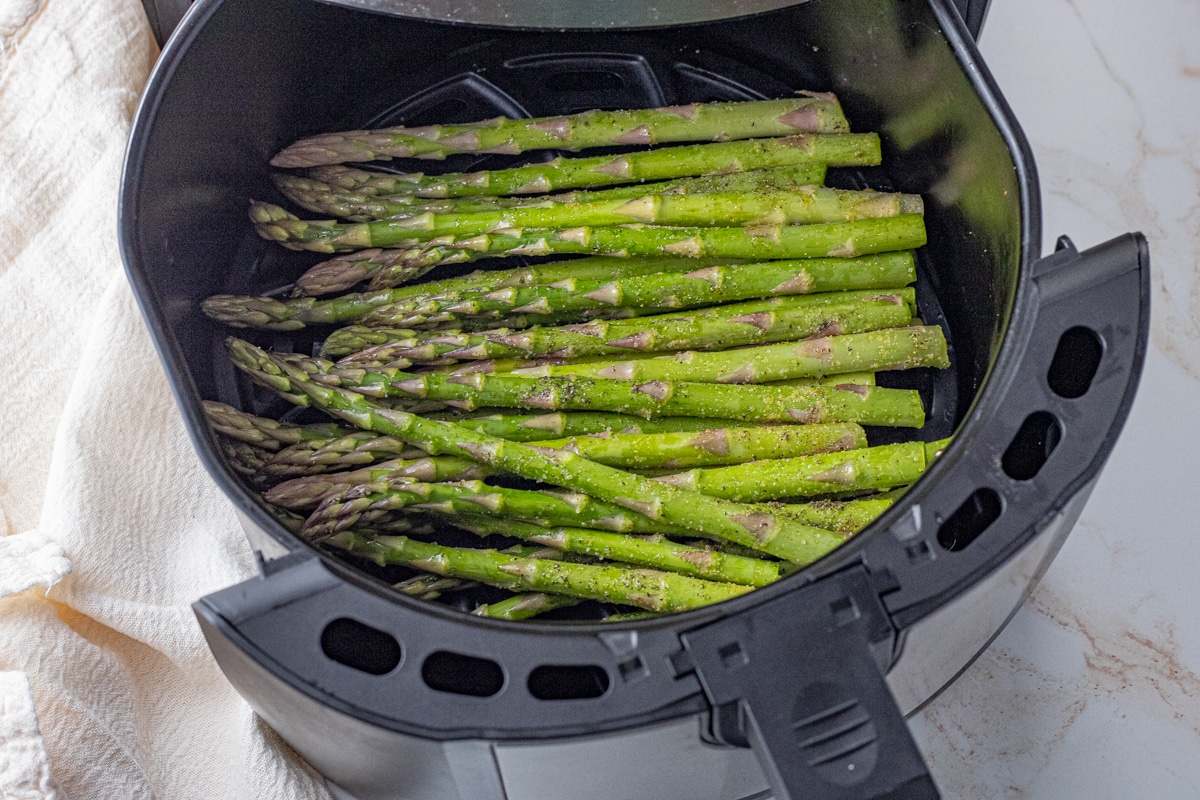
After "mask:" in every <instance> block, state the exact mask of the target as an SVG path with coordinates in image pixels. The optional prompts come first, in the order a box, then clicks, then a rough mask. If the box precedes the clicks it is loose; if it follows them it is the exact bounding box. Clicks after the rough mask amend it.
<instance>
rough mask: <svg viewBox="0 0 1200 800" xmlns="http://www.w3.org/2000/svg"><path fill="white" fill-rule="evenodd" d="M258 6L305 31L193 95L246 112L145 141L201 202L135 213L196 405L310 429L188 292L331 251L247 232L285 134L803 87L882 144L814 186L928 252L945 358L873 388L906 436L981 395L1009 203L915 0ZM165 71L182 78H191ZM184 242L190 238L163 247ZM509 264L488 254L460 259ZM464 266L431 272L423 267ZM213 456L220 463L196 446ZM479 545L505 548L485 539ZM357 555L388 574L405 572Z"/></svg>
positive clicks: (242, 61) (1009, 181)
mask: <svg viewBox="0 0 1200 800" xmlns="http://www.w3.org/2000/svg"><path fill="white" fill-rule="evenodd" d="M263 5H264V8H263V16H264V19H263V23H262V24H263V25H264V26H270V25H271V24H272V17H275V15H280V16H279V17H278V18H277V20H278V21H280V22H282V20H283V18H284V16H286V15H299V18H300V20H301V21H302V22H301V23H297V21H296V18H295V17H293V18H292V19H290V20H288V21H287V24H281V25H279V27H278V30H279V31H281V32H283V33H282V34H281V35H280V36H278V37H275V38H274V39H273V40H272V38H271V37H265V38H264V46H263V48H262V49H260V50H256V51H253V52H245V51H243V52H239V53H237V54H236V62H237V63H238V68H237V70H234V71H231V72H230V74H229V75H227V76H225V77H226V79H227V80H228V81H229V85H225V86H209V87H208V91H209V92H211V93H218V94H220V93H226V92H235V93H240V94H241V96H243V97H244V98H245V105H244V106H242V107H240V108H234V107H230V106H229V104H227V103H218V104H217V107H216V111H215V112H214V113H211V117H212V119H209V120H202V119H196V118H192V120H191V124H193V125H197V126H199V127H200V128H207V129H209V132H210V133H211V135H212V137H213V139H212V140H211V141H203V140H200V141H196V140H195V138H194V137H195V135H196V131H195V130H193V131H191V132H189V134H188V135H189V137H193V139H192V141H193V144H192V145H191V146H190V147H189V148H185V152H182V153H180V152H175V153H167V152H156V151H155V150H154V149H152V151H151V152H150V154H149V159H148V161H149V162H150V163H153V162H154V161H155V160H158V159H174V163H173V164H172V165H171V166H170V168H169V169H166V170H164V172H166V173H168V174H170V173H174V175H175V176H176V177H177V179H178V180H177V182H176V184H175V188H176V189H182V190H183V192H184V193H183V194H182V195H175V196H176V198H177V199H178V198H179V197H180V196H182V197H185V198H186V197H188V196H189V193H190V195H191V197H192V198H198V200H199V202H200V203H201V204H202V205H203V206H206V207H208V208H209V210H210V211H212V212H213V213H211V214H209V215H208V216H207V219H206V220H197V219H196V218H195V217H193V218H192V221H191V222H190V223H187V224H189V225H191V226H192V227H191V228H190V229H188V230H182V229H180V228H179V225H180V224H181V223H179V222H178V220H179V219H180V216H179V215H178V214H174V213H168V212H167V211H165V210H163V209H159V208H149V209H145V210H143V214H144V215H146V214H148V215H149V217H148V218H149V219H150V220H151V222H152V223H153V222H155V221H158V222H159V224H160V227H159V228H158V230H160V232H161V233H162V234H163V238H162V240H161V241H162V242H163V243H165V250H166V251H168V252H169V253H170V256H169V259H170V260H171V261H173V262H176V263H177V266H176V268H174V269H172V270H171V271H170V274H168V275H164V276H162V277H156V278H152V279H151V280H152V281H153V282H156V283H158V286H157V290H158V292H159V293H160V294H161V295H162V297H163V298H164V299H169V302H166V303H165V304H164V307H165V308H167V309H168V314H169V315H170V316H171V322H172V324H173V325H174V326H175V333H176V336H177V338H178V340H179V341H180V342H181V343H182V346H183V350H184V352H183V357H184V359H185V360H186V362H187V364H188V368H189V370H190V376H191V378H192V380H193V381H194V382H195V385H196V388H197V393H198V395H199V397H200V398H203V399H211V400H220V401H223V402H226V403H229V404H231V405H234V406H236V407H238V408H241V409H243V410H245V411H250V412H253V413H255V414H260V415H263V416H268V417H274V418H279V419H283V420H288V421H310V420H316V419H319V418H320V415H319V413H318V412H314V411H311V410H306V409H298V408H293V407H291V406H290V405H288V404H287V403H286V402H285V401H283V400H281V399H279V398H278V397H276V396H273V395H271V394H270V393H269V392H267V391H265V390H262V389H260V388H258V387H255V386H253V385H252V384H251V383H250V382H249V381H248V380H246V379H245V378H244V377H242V376H241V375H240V374H239V373H237V372H236V371H235V370H234V369H233V368H232V367H231V366H230V364H229V361H228V359H227V358H226V357H225V351H224V345H223V342H224V338H225V336H227V335H228V334H229V331H228V330H227V329H224V328H221V327H219V326H217V325H214V324H211V323H209V322H208V321H207V320H205V319H203V317H202V315H201V314H200V313H199V311H198V304H199V301H200V300H201V299H202V298H203V297H205V296H207V295H209V294H214V293H233V294H273V295H279V296H282V295H286V293H287V292H288V290H289V288H290V283H291V281H292V280H293V279H294V278H295V277H296V276H297V275H299V274H300V273H301V272H302V271H303V269H305V268H306V267H307V266H309V265H311V264H313V263H316V262H317V261H320V260H322V259H323V258H324V257H323V256H320V255H317V254H313V253H298V252H293V251H289V250H285V249H283V248H281V247H278V246H276V245H274V244H271V243H267V242H264V241H262V240H260V239H259V238H257V237H256V236H255V234H254V233H253V231H252V230H251V228H250V226H249V224H248V222H247V221H246V217H245V208H246V203H247V201H248V200H249V199H251V198H254V199H262V200H269V201H271V202H277V203H281V204H284V205H286V203H284V202H283V201H282V198H281V197H279V196H278V194H277V192H276V190H275V189H274V187H273V186H271V184H270V182H269V180H268V171H269V170H268V167H267V164H266V162H267V159H268V158H269V157H270V155H271V154H272V153H273V152H274V151H275V150H277V149H278V148H280V147H282V146H283V145H285V144H288V143H289V142H290V141H293V140H295V139H297V138H299V137H302V136H305V135H309V134H314V133H318V132H323V131H332V130H342V129H352V128H364V127H378V126H386V125H398V124H404V125H425V124H434V123H454V122H469V121H474V120H479V119H485V118H489V117H494V116H508V117H528V116H551V115H556V114H566V113H571V112H577V111H584V110H588V109H620V108H641V107H653V106H663V105H674V104H682V103H690V102H710V101H729V100H746V99H754V98H774V97H786V96H788V95H790V94H792V93H793V92H794V91H796V90H806V89H807V90H815V91H833V92H835V93H837V95H838V97H839V99H840V100H841V102H842V104H843V107H844V109H845V112H846V115H847V117H848V119H849V120H850V123H851V127H852V130H854V131H856V132H866V131H877V132H878V133H880V135H881V136H882V139H883V148H884V162H883V165H882V166H879V167H871V168H865V169H860V168H856V169H831V170H830V171H829V174H828V177H827V179H826V183H827V184H828V185H831V186H836V187H841V188H873V189H879V190H888V191H904V192H917V193H920V194H922V195H923V197H924V199H925V201H926V219H927V226H928V231H929V244H928V245H927V246H925V247H923V248H921V250H920V251H919V253H918V281H917V284H916V291H917V305H918V315H919V316H920V317H921V318H922V319H923V320H924V321H925V322H926V324H936V325H941V326H942V327H943V328H944V330H945V331H946V334H947V338H948V340H949V342H950V350H951V359H952V363H953V365H954V366H953V367H952V368H951V369H948V370H928V369H924V370H911V371H904V372H897V373H881V374H880V377H879V381H880V383H881V384H882V385H890V386H903V387H905V388H917V389H919V390H920V391H921V394H922V397H923V400H924V403H925V408H926V412H927V420H928V421H927V424H926V426H925V427H924V429H922V430H921V431H919V432H917V433H916V435H917V436H918V437H919V438H921V439H924V440H926V441H930V440H935V439H940V438H943V437H947V436H949V435H951V433H953V431H954V429H955V427H956V425H957V424H958V422H959V421H960V420H961V419H962V417H963V415H964V413H965V411H966V409H967V408H968V406H969V404H970V402H971V400H972V398H973V397H974V395H975V393H976V391H977V390H978V389H979V387H980V385H981V383H982V380H983V377H984V374H985V372H986V370H987V368H988V365H989V363H990V361H991V359H992V357H993V355H994V351H995V348H996V347H997V344H998V341H999V338H1000V334H1001V332H1002V331H1003V326H1004V323H1005V319H1006V314H1007V311H1008V307H1009V305H1010V304H1011V302H1012V297H1011V295H1012V293H1013V287H1014V286H1015V280H1016V270H1017V261H1018V259H1019V244H1018V243H1019V239H1020V235H1019V229H1018V228H1019V222H1018V220H1019V206H1018V204H1019V198H1018V194H1019V192H1018V191H1017V186H1016V183H1015V178H1014V177H1013V170H1012V160H1011V156H1010V155H1009V153H1008V151H1007V149H1006V148H1005V146H1004V143H1003V141H1002V140H1001V138H1000V136H999V135H998V133H997V131H996V129H995V125H994V123H993V122H992V120H991V118H990V117H989V116H988V114H987V112H986V110H985V109H984V107H983V105H982V104H981V102H980V99H979V98H978V97H977V95H976V93H975V91H974V89H973V88H972V87H971V85H970V84H969V83H968V81H967V80H966V78H965V77H964V75H963V72H962V69H961V67H960V65H959V64H958V62H957V60H956V59H955V57H954V54H953V52H952V48H951V47H950V45H949V44H948V43H947V41H946V40H945V38H943V36H942V35H941V34H940V33H939V28H938V25H937V23H936V21H935V20H934V18H933V15H932V14H931V11H930V8H929V7H928V6H927V5H926V4H924V3H915V2H911V3H899V4H886V3H879V4H863V3H846V2H839V0H816V2H810V3H806V4H801V5H799V6H795V7H792V8H788V9H785V10H783V11H779V12H772V13H769V14H763V15H757V16H753V17H747V18H741V19H738V20H732V21H729V20H727V21H722V22H717V23H707V24H699V25H689V26H683V27H674V28H664V29H657V30H639V31H622V32H613V31H599V32H546V31H526V30H506V29H494V28H492V29H488V28H481V27H476V26H465V25H454V24H443V23H430V22H423V21H416V20H411V19H402V18H394V17H388V16H382V15H373V14H367V13H364V12H358V11H352V10H347V9H343V8H340V7H335V6H328V5H323V4H320V3H313V2H279V3H274V4H263ZM218 19H219V17H218ZM213 27H219V26H212V25H210V26H209V30H208V31H207V32H206V34H205V38H206V40H207V41H205V40H201V41H197V42H196V43H194V45H193V58H195V50H196V49H200V50H201V51H202V50H203V49H204V48H205V47H212V48H222V47H228V46H229V45H228V42H229V41H231V40H234V39H236V37H229V36H223V35H222V34H221V31H219V30H212V28H213ZM227 55H230V56H232V55H233V54H227ZM221 58H222V54H220V53H212V54H209V56H208V57H207V58H206V59H205V60H207V61H210V62H217V63H219V62H220V60H221ZM280 59H285V60H287V61H288V62H290V63H289V65H288V66H287V68H286V69H280V68H279V66H278V63H277V62H278V60H280ZM193 63H195V62H193ZM257 66H264V67H267V68H263V69H256V67H257ZM180 69H181V70H186V69H187V67H186V65H185V66H182V67H181V68H180ZM247 76H262V80H261V82H255V81H251V80H248V78H247ZM210 77H211V76H210ZM177 80H182V81H183V83H184V84H185V85H186V81H187V76H186V75H182V76H179V77H177ZM174 97H175V99H173V100H171V102H181V100H180V99H179V98H180V94H176V95H175V96H174ZM192 102H200V101H198V100H195V99H193V101H192ZM179 116H180V115H174V114H173V115H164V118H170V119H178V118H179ZM231 137H232V139H231ZM172 138H173V137H171V136H170V135H167V136H160V137H157V141H159V142H162V141H170V140H171V139H172ZM619 151H620V149H619V148H614V149H612V150H611V151H610V152H619ZM558 155H566V156H568V157H569V156H570V155H571V154H569V153H558V152H553V151H538V152H533V153H527V154H525V155H522V156H500V155H489V156H483V157H480V156H467V155H462V156H452V157H450V158H447V159H446V160H445V161H440V162H438V161H420V162H409V161H392V162H375V163H372V164H370V165H369V167H370V168H371V169H384V170H395V171H401V170H413V169H419V170H422V171H425V172H443V171H467V170H476V169H487V168H499V167H507V166H512V165H516V164H520V163H526V162H529V161H534V160H544V159H550V158H554V157H555V156H558ZM148 174H154V170H150V171H148ZM154 196H155V194H154V193H153V192H150V191H147V192H146V193H145V194H143V197H154ZM168 196H170V193H168V192H164V193H163V194H162V195H161V197H164V198H166V197H168ZM169 202H171V201H169V200H165V199H164V200H157V201H154V202H153V203H152V204H151V205H153V206H159V205H161V204H164V203H169ZM293 210H295V209H293ZM156 214H158V216H159V217H161V219H158V218H156ZM310 216H311V215H310ZM181 236H186V237H187V240H188V241H190V242H191V243H193V246H191V247H179V246H177V245H172V244H171V242H179V241H180V239H179V238H178V237H181ZM188 260H193V261H194V262H195V263H194V264H193V265H192V266H194V267H195V268H194V269H193V268H186V267H187V266H188V265H187V264H186V263H179V262H187V261H188ZM517 263H521V262H519V261H518V259H515V258H507V259H493V260H490V261H485V262H476V263H474V264H471V265H470V267H469V268H470V269H474V268H489V267H492V268H496V267H503V268H508V267H512V266H514V265H516V264H517ZM180 267H185V268H180ZM467 269H468V268H467V267H463V268H458V269H457V270H456V268H454V267H449V268H446V267H442V268H439V269H437V270H435V271H434V272H433V273H432V274H431V275H430V276H429V277H432V278H440V277H448V276H451V275H454V274H461V273H463V272H466V271H467ZM327 333H328V331H327V330H323V329H321V328H312V329H306V330H302V331H298V332H295V333H264V332H254V331H245V332H238V335H240V336H244V338H247V339H249V340H251V341H253V342H255V343H256V344H260V345H262V346H265V347H269V348H273V349H277V350H282V351H293V352H300V353H305V354H312V353H315V351H316V345H317V344H319V342H320V341H321V339H322V338H323V337H324V336H325V335H326V334H327ZM868 436H869V441H870V442H871V443H872V444H882V443H887V442H889V441H893V440H896V439H898V438H901V437H903V438H913V432H911V431H895V430H889V429H868ZM209 448H210V450H211V452H213V453H215V452H216V448H215V447H212V444H211V443H209ZM218 458H219V457H218ZM230 474H232V473H230ZM863 535H869V533H868V534H863ZM436 538H437V539H438V540H439V541H442V542H443V543H446V544H459V543H463V544H467V543H470V544H472V545H474V546H478V545H479V543H480V542H479V539H478V538H477V537H474V536H472V535H470V534H465V533H462V534H456V532H455V531H453V530H452V529H443V530H441V531H440V532H439V533H438V534H437V535H436ZM484 544H485V545H488V546H503V545H504V544H505V542H504V541H503V540H499V539H495V538H493V539H492V540H489V541H486V542H484ZM352 563H354V564H355V566H357V567H359V568H361V569H362V570H363V571H364V572H365V573H367V574H368V575H371V576H373V577H375V578H378V579H381V580H383V581H385V582H388V583H392V582H395V581H398V580H401V579H403V578H405V577H407V576H409V575H411V574H413V573H411V572H410V571H408V570H407V569H405V568H400V567H388V568H380V567H376V566H374V565H372V564H370V563H366V562H352ZM504 595H505V593H504V592H501V591H500V590H491V589H487V588H480V589H477V590H469V591H462V592H456V593H450V594H447V595H446V596H444V597H443V598H442V601H443V602H448V603H449V604H451V605H454V606H456V607H458V608H461V609H463V610H470V609H471V608H474V607H475V606H476V605H478V604H480V603H485V602H491V601H494V600H497V599H499V598H500V597H502V596H504ZM618 610H623V609H622V608H621V607H618V606H612V605H607V604H602V603H598V602H587V603H584V604H581V605H577V606H574V607H571V608H566V609H560V610H557V611H555V612H552V613H550V614H548V615H545V617H543V618H544V619H548V620H549V619H555V618H559V619H562V618H570V619H598V618H602V617H604V616H607V615H608V614H610V613H613V612H615V611H618Z"/></svg>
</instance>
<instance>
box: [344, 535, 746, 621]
mask: <svg viewBox="0 0 1200 800" xmlns="http://www.w3.org/2000/svg"><path fill="white" fill-rule="evenodd" d="M325 541H326V544H328V545H330V546H333V547H337V548H339V549H342V550H345V551H346V552H348V553H351V554H353V555H356V556H360V557H362V558H367V559H370V560H372V561H374V562H375V563H377V564H380V565H385V564H404V565H407V566H410V567H415V568H416V569H423V570H426V571H428V572H432V573H434V574H437V575H447V576H451V577H457V578H466V579H468V580H475V581H479V582H480V583H486V584H489V585H492V586H500V587H502V588H505V589H513V590H515V591H538V592H546V593H550V594H565V595H570V596H572V597H580V598H584V599H591V600H601V601H604V602H613V603H622V604H625V605H632V606H636V607H638V608H644V609H647V610H650V611H684V610H687V609H690V608H698V607H700V606H704V605H709V604H712V603H717V602H720V601H722V600H728V599H730V598H732V597H737V596H738V595H740V594H744V593H745V592H748V591H750V590H751V589H752V587H750V586H743V585H739V584H732V583H718V582H716V581H707V580H703V579H700V578H691V577H688V576H686V575H676V574H673V573H669V572H661V571H658V570H650V569H628V568H626V567H623V566H610V565H601V564H576V563H571V562H566V561H551V560H548V559H538V558H522V557H520V556H512V555H506V554H504V553H499V552H497V551H495V550H472V549H467V548H461V547H445V546H442V545H437V544H430V543H427V542H418V541H414V540H413V539H410V538H407V537H404V536H375V537H367V536H363V535H361V534H357V533H353V532H351V531H343V532H342V533H339V534H337V535H336V536H333V537H330V538H329V539H327V540H325Z"/></svg>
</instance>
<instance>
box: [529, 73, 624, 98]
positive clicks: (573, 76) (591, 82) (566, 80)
mask: <svg viewBox="0 0 1200 800" xmlns="http://www.w3.org/2000/svg"><path fill="white" fill-rule="evenodd" d="M546 88H547V89H549V90H550V91H552V92H605V91H620V90H621V89H624V88H625V79H624V78H622V77H621V76H620V75H618V74H617V73H615V72H610V71H608V70H599V69H581V70H572V71H570V72H555V73H553V74H551V75H548V76H546Z"/></svg>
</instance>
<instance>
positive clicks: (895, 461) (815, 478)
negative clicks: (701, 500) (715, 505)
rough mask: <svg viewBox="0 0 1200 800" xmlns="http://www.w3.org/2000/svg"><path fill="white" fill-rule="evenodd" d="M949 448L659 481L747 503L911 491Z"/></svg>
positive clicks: (914, 447)
mask: <svg viewBox="0 0 1200 800" xmlns="http://www.w3.org/2000/svg"><path fill="white" fill-rule="evenodd" d="M945 444H946V440H943V441H939V442H933V443H929V444H927V443H925V442H903V443H901V444H890V445H881V446H878V447H866V448H862V449H858V450H847V451H845V452H839V453H822V454H817V455H809V456H798V457H796V458H782V459H776V460H771V461H757V462H754V463H750V464H739V465H735V466H730V467H711V468H707V469H694V470H690V471H688V472H681V473H677V474H675V475H666V476H660V477H658V478H655V479H654V480H657V481H661V482H663V483H668V484H670V485H672V486H678V487H681V488H684V489H690V490H692V491H695V492H703V493H704V494H706V495H709V496H712V497H722V498H725V499H727V500H736V501H738V502H743V503H748V502H756V501H760V500H776V499H779V498H783V497H812V496H819V495H824V494H833V493H840V492H857V491H865V490H886V489H893V488H895V487H897V486H906V485H908V484H910V483H913V482H914V481H916V480H917V479H918V478H920V477H921V475H923V474H924V472H925V469H926V467H927V466H928V465H929V463H930V462H932V461H933V458H934V457H935V454H936V453H937V452H938V451H939V450H940V449H941V448H942V447H944V446H945Z"/></svg>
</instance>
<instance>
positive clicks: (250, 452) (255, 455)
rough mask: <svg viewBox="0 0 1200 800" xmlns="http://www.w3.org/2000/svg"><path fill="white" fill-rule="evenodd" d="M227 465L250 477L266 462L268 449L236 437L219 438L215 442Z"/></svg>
mask: <svg viewBox="0 0 1200 800" xmlns="http://www.w3.org/2000/svg"><path fill="white" fill-rule="evenodd" d="M217 444H218V446H219V447H220V448H221V452H222V453H224V454H225V458H226V460H228V461H229V466H231V467H233V471H234V472H236V473H238V474H239V475H245V476H246V477H251V476H253V475H254V474H255V473H257V472H258V470H259V469H260V468H262V465H263V464H265V463H266V460H267V454H268V453H270V451H269V450H263V449H261V448H258V447H255V446H254V445H252V444H249V443H247V442H243V441H240V440H238V439H229V438H224V437H223V438H221V439H220V440H219V441H218V442H217Z"/></svg>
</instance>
